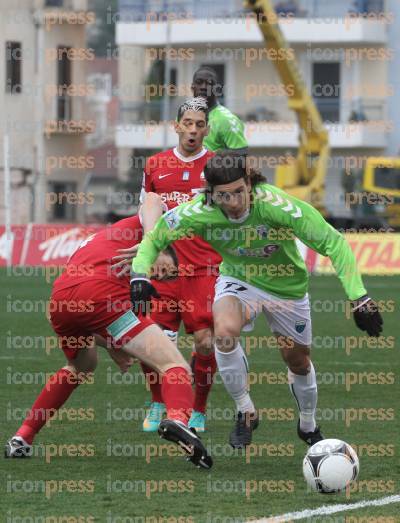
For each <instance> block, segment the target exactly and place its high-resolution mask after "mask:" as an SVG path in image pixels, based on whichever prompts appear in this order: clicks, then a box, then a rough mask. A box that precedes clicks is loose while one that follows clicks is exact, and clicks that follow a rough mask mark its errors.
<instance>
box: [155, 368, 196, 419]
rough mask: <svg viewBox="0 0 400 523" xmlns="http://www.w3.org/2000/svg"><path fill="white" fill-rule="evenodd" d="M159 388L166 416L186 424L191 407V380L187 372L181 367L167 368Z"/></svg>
mask: <svg viewBox="0 0 400 523" xmlns="http://www.w3.org/2000/svg"><path fill="white" fill-rule="evenodd" d="M161 388H162V397H163V398H164V403H165V406H166V408H167V418H168V419H174V420H178V421H182V422H183V423H184V424H185V425H187V423H188V421H189V418H190V415H191V413H192V409H193V390H192V380H191V377H190V375H189V373H188V372H187V371H186V370H185V369H184V368H183V367H174V368H173V369H169V370H167V372H166V373H165V374H164V376H163V380H162V384H161Z"/></svg>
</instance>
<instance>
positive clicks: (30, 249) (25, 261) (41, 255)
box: [0, 224, 104, 266]
mask: <svg viewBox="0 0 400 523" xmlns="http://www.w3.org/2000/svg"><path fill="white" fill-rule="evenodd" d="M103 227H104V225H91V226H87V225H36V224H28V225H21V226H18V227H12V233H13V243H12V265H40V266H46V265H64V264H65V263H67V261H68V258H69V257H70V256H71V255H72V254H73V253H74V252H75V251H76V249H77V248H78V247H79V245H80V244H81V243H82V242H83V241H84V240H86V238H88V236H90V235H91V234H93V233H96V232H97V231H99V230H100V229H101V228H103ZM6 241H7V239H6V235H5V229H4V227H1V228H0V266H5V264H6Z"/></svg>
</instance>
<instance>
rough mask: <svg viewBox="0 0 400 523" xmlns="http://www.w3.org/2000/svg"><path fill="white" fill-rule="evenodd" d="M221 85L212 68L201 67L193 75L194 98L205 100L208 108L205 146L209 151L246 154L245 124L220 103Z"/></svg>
mask: <svg viewBox="0 0 400 523" xmlns="http://www.w3.org/2000/svg"><path fill="white" fill-rule="evenodd" d="M221 88H222V86H221V84H220V82H219V81H218V77H217V74H216V72H215V71H214V70H213V69H211V68H210V67H206V66H203V67H200V69H197V71H196V72H195V73H194V75H193V81H192V91H193V96H194V97H197V96H200V97H202V98H205V99H206V101H207V106H208V110H209V113H208V125H209V127H210V131H209V133H208V136H206V137H205V139H204V142H203V145H204V147H206V148H207V149H208V150H209V151H218V150H219V149H235V150H236V151H238V150H240V151H241V152H244V151H245V150H246V149H247V146H248V145H247V140H246V138H245V137H244V125H243V122H242V121H241V120H240V118H238V117H237V116H236V115H235V114H233V113H232V112H231V111H230V110H229V109H227V108H226V107H224V106H223V105H221V104H220V103H218V96H219V95H220V94H221Z"/></svg>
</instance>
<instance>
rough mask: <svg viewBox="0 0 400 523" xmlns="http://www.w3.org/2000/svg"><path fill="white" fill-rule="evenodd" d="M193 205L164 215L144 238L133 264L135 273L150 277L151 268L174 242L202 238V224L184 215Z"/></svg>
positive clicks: (172, 210) (184, 206)
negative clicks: (161, 253) (195, 237)
mask: <svg viewBox="0 0 400 523" xmlns="http://www.w3.org/2000/svg"><path fill="white" fill-rule="evenodd" d="M191 204H192V202H189V203H185V204H182V205H179V206H178V207H175V208H174V209H171V210H169V211H168V212H167V213H165V214H163V216H161V218H159V220H158V221H157V223H156V225H155V226H154V229H153V230H151V231H150V232H148V233H147V234H146V235H145V236H144V238H143V240H142V241H141V243H140V246H139V249H138V252H137V255H136V257H135V258H134V259H133V262H132V271H133V272H134V273H136V274H146V275H149V274H150V269H151V266H152V265H153V263H154V262H155V261H156V259H157V257H158V255H159V254H160V252H161V251H163V250H164V249H165V248H166V247H168V245H170V244H171V243H173V242H174V241H176V240H180V239H182V238H187V239H192V238H193V237H194V236H202V234H203V226H202V224H201V223H200V222H198V221H197V220H195V219H194V218H193V217H192V216H190V217H189V216H185V215H183V211H184V210H185V209H186V208H187V207H189V206H190V205H191Z"/></svg>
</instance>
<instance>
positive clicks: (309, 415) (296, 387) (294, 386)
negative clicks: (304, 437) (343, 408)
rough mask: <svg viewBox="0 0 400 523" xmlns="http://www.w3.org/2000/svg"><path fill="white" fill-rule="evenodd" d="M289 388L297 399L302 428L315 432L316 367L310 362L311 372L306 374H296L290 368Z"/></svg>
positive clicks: (305, 430)
mask: <svg viewBox="0 0 400 523" xmlns="http://www.w3.org/2000/svg"><path fill="white" fill-rule="evenodd" d="M288 378H289V388H290V390H291V392H292V394H293V396H294V399H295V400H296V403H297V406H298V408H299V413H300V428H301V430H302V431H304V432H314V430H315V428H316V426H317V424H316V422H315V409H316V408H317V399H318V391H317V379H316V376H315V369H314V365H313V364H312V362H310V372H309V373H308V374H306V375H305V376H300V375H299V374H294V373H293V372H292V371H291V370H290V369H288Z"/></svg>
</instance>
